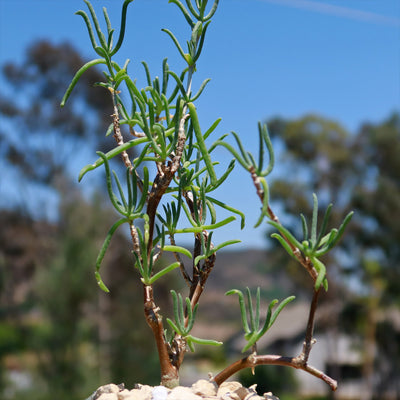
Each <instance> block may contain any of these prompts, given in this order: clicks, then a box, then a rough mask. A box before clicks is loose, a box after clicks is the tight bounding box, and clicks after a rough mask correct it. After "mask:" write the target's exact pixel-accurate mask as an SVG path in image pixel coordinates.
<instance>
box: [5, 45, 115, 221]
mask: <svg viewBox="0 0 400 400" xmlns="http://www.w3.org/2000/svg"><path fill="white" fill-rule="evenodd" d="M82 63H84V60H83V59H82V57H81V56H80V55H79V53H78V52H77V51H76V50H75V49H74V48H73V47H72V46H71V45H69V44H66V43H64V44H60V45H54V44H52V43H50V42H48V41H40V42H35V43H33V44H32V45H31V46H30V47H29V48H28V49H27V52H26V57H25V60H24V61H23V62H22V63H21V64H15V63H7V64H5V65H3V67H2V75H3V76H2V77H3V80H5V84H4V85H3V86H2V92H1V93H0V121H1V127H0V159H1V160H2V162H1V165H2V169H3V170H5V171H6V172H7V174H8V175H6V176H3V177H2V181H3V184H2V185H1V186H0V194H1V197H2V202H1V204H0V205H1V206H2V207H8V208H9V207H10V205H11V206H14V207H15V206H16V205H18V206H19V207H20V208H21V207H22V208H25V209H27V210H28V212H30V213H35V215H36V216H38V215H40V216H43V215H42V214H44V216H46V212H47V213H49V208H54V200H53V203H52V199H53V198H54V195H56V194H57V190H55V191H54V190H51V189H52V188H53V189H54V187H55V186H56V185H57V181H58V179H59V178H60V176H63V177H64V179H65V177H69V178H70V179H72V180H73V181H74V182H76V180H77V172H78V171H79V168H80V167H81V165H83V161H81V160H82V157H83V156H86V157H85V161H84V162H85V163H87V158H88V154H87V152H88V151H91V153H90V154H89V157H90V156H92V154H93V158H95V155H94V149H95V150H102V151H107V150H108V146H110V145H111V144H112V143H109V142H110V140H108V141H107V142H108V143H109V144H108V145H107V142H106V140H105V132H106V129H107V128H108V126H109V124H110V123H111V117H110V115H111V114H112V102H111V99H110V95H109V93H108V92H107V91H106V90H104V88H100V87H93V86H94V84H95V83H96V82H100V81H102V80H103V75H102V74H101V73H100V72H99V71H98V70H96V69H94V68H92V69H90V70H89V71H87V72H86V73H85V74H84V75H83V77H82V79H81V81H80V82H79V83H78V85H79V86H80V87H79V90H77V91H76V94H74V101H73V102H71V103H70V105H69V106H67V107H65V108H64V109H63V110H61V109H60V101H61V98H62V96H63V94H64V92H65V89H66V87H68V84H69V82H70V80H71V77H72V76H73V75H74V74H75V72H76V71H77V70H78V69H79V68H80V66H81V65H82ZM5 167H7V168H5ZM12 172H14V175H11V173H12ZM7 177H13V178H14V179H7ZM15 177H16V178H17V179H15ZM5 180H7V183H8V184H7V185H4V181H5ZM40 190H41V191H42V192H40ZM31 191H33V192H34V194H35V195H34V196H32V195H31ZM40 193H41V195H40ZM51 195H53V196H51ZM10 197H11V198H10ZM32 197H33V198H34V199H33V200H34V201H32ZM50 214H51V216H52V217H53V218H54V217H55V213H54V211H52V212H50Z"/></svg>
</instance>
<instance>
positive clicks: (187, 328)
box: [61, 0, 352, 390]
mask: <svg viewBox="0 0 400 400" xmlns="http://www.w3.org/2000/svg"><path fill="white" fill-rule="evenodd" d="M84 1H85V3H86V5H87V8H88V11H89V14H88V13H87V12H85V11H78V12H77V14H78V15H80V16H81V17H82V18H83V20H84V22H85V24H86V27H87V30H88V33H89V38H90V41H91V44H92V47H93V49H94V51H95V52H96V53H97V55H98V56H99V58H95V59H93V60H91V61H89V62H88V63H86V64H85V65H83V66H82V67H81V68H80V69H79V71H78V72H77V73H76V75H75V76H74V78H73V79H72V82H71V84H70V86H69V87H68V89H67V91H66V93H65V95H64V98H63V99H62V102H61V106H64V105H65V102H66V101H67V99H68V97H69V96H70V94H71V92H72V90H73V88H74V86H75V85H76V83H77V81H78V80H79V78H80V77H81V75H82V74H83V73H85V71H87V70H88V69H89V68H91V67H94V66H98V65H103V66H105V71H104V77H105V79H104V82H99V83H97V85H99V86H102V87H104V88H105V89H106V90H108V92H109V93H110V110H112V121H111V124H110V127H109V129H108V130H107V132H106V135H107V136H108V135H111V134H113V136H114V139H115V142H116V145H115V147H114V148H113V149H112V150H111V151H109V152H108V153H106V154H104V153H102V152H97V155H98V157H99V158H98V159H97V160H96V161H95V162H94V163H92V164H89V165H87V166H85V167H84V168H83V169H82V170H81V172H80V175H79V180H81V179H82V178H83V177H84V175H85V174H86V173H87V172H89V171H92V170H94V169H97V168H99V167H101V166H103V168H104V169H105V175H106V187H107V191H108V196H109V198H110V201H111V204H112V205H113V207H114V208H115V210H116V211H117V213H118V214H119V216H120V218H119V219H118V220H117V221H116V222H115V223H114V224H113V226H112V227H111V228H110V230H109V232H108V233H107V236H106V238H105V240H104V243H103V246H102V248H101V250H100V252H99V255H98V258H97V261H96V270H95V276H96V279H97V282H98V284H99V286H100V288H101V289H102V290H104V291H106V292H107V291H108V288H107V287H106V285H105V283H104V282H103V280H102V278H101V275H100V265H101V263H102V260H103V258H104V255H105V253H106V251H107V248H108V246H109V244H110V241H111V238H112V236H113V234H114V233H115V231H116V230H117V229H118V228H119V227H120V226H121V225H123V224H127V225H129V229H130V235H131V238H132V250H133V257H132V262H133V264H134V265H135V267H136V268H137V269H138V271H139V273H140V276H141V279H140V281H141V282H139V284H141V285H142V287H143V306H144V315H145V319H146V322H147V324H148V325H149V327H150V328H151V330H152V332H153V336H154V340H155V343H156V346H157V350H158V355H159V362H160V368H161V383H162V384H163V385H165V386H167V387H174V386H176V385H178V384H179V368H180V366H181V364H182V362H183V359H184V356H185V354H186V352H187V350H188V349H190V350H191V351H194V345H195V344H202V345H213V346H219V345H221V344H222V343H220V342H217V341H215V340H208V339H201V338H197V337H194V336H192V335H191V330H192V327H193V325H194V322H195V318H196V311H197V308H198V306H199V301H200V298H201V296H202V293H203V291H204V288H205V284H206V282H207V279H208V277H209V275H210V273H211V272H212V270H213V268H214V266H215V263H216V253H217V252H218V251H219V250H220V249H222V248H224V247H226V246H231V245H233V244H235V243H237V242H239V241H238V240H228V241H226V242H223V243H220V244H215V243H214V242H213V241H212V236H213V232H214V231H215V230H217V229H219V228H220V227H222V226H224V225H227V224H229V223H231V222H232V221H234V220H235V219H236V217H239V218H240V219H241V227H242V228H243V226H244V224H245V214H244V213H243V212H241V211H239V210H237V209H235V208H233V207H231V206H229V205H228V204H225V203H224V202H222V201H221V200H219V199H218V197H214V194H213V192H214V191H216V189H217V188H219V187H220V186H221V185H222V184H224V183H225V181H227V180H228V178H229V179H231V173H232V171H233V169H234V167H235V165H236V164H239V165H240V166H241V167H243V168H245V169H246V170H247V171H248V172H249V177H250V178H251V179H252V182H253V183H254V188H255V192H256V194H257V196H258V197H259V199H260V202H261V212H260V217H259V219H258V221H257V223H256V227H257V226H259V225H261V223H262V222H263V221H264V220H267V222H268V223H269V224H271V225H272V226H273V227H274V228H275V229H276V231H277V232H276V233H273V234H272V237H273V238H275V239H277V240H278V241H279V243H280V244H281V245H282V247H283V248H284V249H285V250H286V251H287V253H288V254H289V255H290V256H291V257H293V258H294V259H296V260H297V261H298V263H299V264H300V266H302V267H303V268H304V269H305V271H306V272H307V273H308V274H309V276H310V279H311V280H312V282H313V289H312V290H313V293H312V301H311V305H310V311H309V317H308V321H307V326H306V331H305V338H304V345H303V349H302V351H301V353H300V354H299V355H298V356H296V357H286V356H281V355H261V354H258V352H257V341H258V340H259V339H260V338H261V337H262V336H263V335H264V334H266V332H267V331H268V329H269V328H270V327H271V326H272V324H273V323H274V321H275V320H276V318H277V317H278V315H279V313H280V312H281V311H282V309H283V308H284V307H285V306H286V305H287V304H288V303H289V302H291V301H293V300H294V296H290V297H288V298H286V299H284V300H282V301H281V302H280V303H279V302H278V300H272V301H271V302H270V303H269V306H268V311H267V315H266V316H265V318H264V319H263V323H261V318H260V308H261V307H260V303H261V300H260V290H259V289H258V290H257V292H256V298H255V301H253V300H252V296H251V292H250V290H249V289H247V291H246V296H244V295H243V293H242V291H240V290H237V289H235V290H231V291H228V292H227V293H226V294H227V295H233V294H235V295H238V299H239V306H240V312H241V319H242V324H243V328H244V338H245V340H246V341H247V344H246V345H245V346H244V348H243V352H248V353H247V355H246V356H245V357H244V358H242V359H240V360H238V361H237V362H235V363H233V364H231V365H229V366H227V367H226V368H225V369H224V370H223V371H221V372H220V373H219V374H217V375H216V376H215V377H214V378H213V379H214V381H215V382H216V384H218V385H220V384H221V383H222V382H224V381H225V380H226V379H227V378H229V377H230V376H231V375H233V374H234V373H236V372H237V371H239V370H241V369H243V368H252V369H254V368H255V367H256V366H258V365H266V364H268V365H271V364H272V365H286V366H289V367H293V368H298V369H302V370H304V371H306V372H308V373H310V374H312V375H314V376H316V377H317V378H320V379H322V380H323V381H325V382H326V383H327V384H328V385H329V386H330V387H331V388H332V390H335V389H336V387H337V383H336V381H335V380H333V379H332V378H330V377H329V376H327V375H325V374H324V373H323V372H321V371H319V370H317V369H316V368H314V367H312V366H311V365H309V364H308V358H309V354H310V351H311V348H312V346H313V344H314V342H315V341H314V339H313V329H314V319H315V312H316V309H317V303H318V298H319V296H320V295H321V293H322V292H323V291H324V290H325V291H326V290H328V280H327V275H326V266H325V265H324V263H323V262H322V261H321V257H322V256H323V255H325V254H326V253H327V252H329V251H330V250H331V249H332V248H333V247H334V246H335V245H336V244H337V243H338V242H339V239H340V238H341V237H342V235H343V232H344V229H345V227H346V225H347V224H348V222H349V221H350V219H351V216H352V213H349V214H348V215H347V216H346V217H345V218H344V220H343V223H342V224H341V225H340V227H339V228H338V229H331V230H330V231H328V232H327V225H328V219H329V215H330V212H331V208H332V206H331V205H330V206H329V207H328V209H327V210H326V213H325V215H324V218H323V221H322V224H321V225H320V229H319V231H317V227H318V226H319V225H318V221H317V217H318V200H317V196H316V195H314V200H313V202H314V203H313V206H314V207H313V213H312V219H311V224H310V229H309V226H308V224H307V221H306V218H305V217H304V216H303V215H302V216H301V222H302V227H303V236H304V237H303V239H301V240H298V239H296V237H295V236H294V235H293V234H292V233H291V232H290V231H289V230H288V229H286V228H285V227H284V226H283V225H282V224H281V222H280V221H279V219H278V217H277V216H276V214H275V213H274V212H273V210H272V209H271V206H270V202H269V190H268V183H267V180H266V177H267V176H268V175H269V174H270V173H271V171H272V169H273V166H274V152H273V148H272V143H271V140H270V137H269V134H268V130H267V127H266V125H262V124H260V123H259V124H258V134H259V152H258V157H254V156H253V154H251V153H250V152H248V151H246V150H245V149H244V146H243V144H242V142H241V139H240V136H239V135H238V134H237V133H235V132H232V133H231V135H229V134H224V135H222V136H221V137H219V138H217V139H216V140H215V141H214V142H212V143H210V138H211V134H213V133H214V131H215V130H216V129H217V127H218V124H219V122H220V120H221V119H220V118H218V119H217V120H216V121H215V122H214V123H213V124H212V125H211V126H210V127H208V128H207V129H202V128H201V127H200V122H199V116H198V111H197V108H196V105H195V104H196V101H197V100H198V98H199V97H200V96H201V95H202V94H203V91H204V89H205V88H206V85H207V84H208V82H209V79H206V80H205V81H204V82H202V83H201V84H200V85H199V86H198V89H197V91H195V90H194V85H195V82H194V80H193V77H194V75H195V72H196V63H197V61H198V59H199V57H200V56H201V53H202V50H203V46H204V43H205V37H206V33H207V30H208V28H209V26H210V23H211V21H212V19H213V17H214V15H215V13H216V11H217V8H218V3H219V1H218V0H214V1H213V2H211V3H212V4H210V5H208V4H207V3H208V0H195V1H193V0H185V2H183V1H180V0H170V1H169V2H170V3H173V4H174V5H175V6H177V7H178V9H179V11H180V12H181V14H182V16H183V19H184V20H185V21H186V23H187V24H188V25H189V26H190V29H191V35H190V37H189V39H188V40H187V41H186V49H185V50H184V47H185V46H183V45H182V44H181V42H180V41H179V40H178V39H177V38H176V36H175V35H174V34H173V33H172V32H171V31H170V30H168V29H163V31H164V32H165V33H166V34H167V35H168V36H169V37H170V38H171V40H172V42H173V43H174V45H175V47H176V49H177V51H178V53H179V54H180V56H181V57H182V59H183V63H184V68H183V70H182V71H180V73H176V72H174V71H172V70H171V69H170V68H169V65H168V62H167V59H164V60H163V62H162V75H161V78H159V77H155V78H154V79H152V77H151V74H150V71H149V68H148V66H147V64H146V63H145V62H142V64H143V68H144V71H145V75H146V80H147V84H146V86H145V87H144V88H139V87H138V86H137V84H136V80H135V79H133V78H131V76H130V75H129V74H128V64H129V60H126V62H125V63H124V64H123V65H122V66H120V65H119V64H118V63H117V61H115V59H114V56H115V55H116V54H117V52H118V50H119V49H120V47H121V45H122V43H123V41H124V36H125V27H126V17H127V9H128V6H129V4H130V3H131V2H132V0H125V2H124V3H123V6H122V13H121V23H120V31H119V36H118V39H117V43H116V44H115V45H114V44H113V39H114V34H115V30H114V29H113V28H112V27H111V22H110V19H109V16H108V13H107V10H106V9H105V8H103V14H104V19H105V25H106V31H105V32H103V31H102V30H101V28H100V23H99V20H98V18H97V16H96V13H95V11H94V9H93V7H92V5H91V4H90V2H89V1H87V0H84ZM138 36H139V40H140V33H138ZM122 128H126V130H127V131H128V132H129V134H130V135H131V139H130V140H129V141H126V140H124V138H123V135H122V132H121V129H122ZM231 136H233V138H234V143H235V144H231V143H229V142H228V139H229V138H230V137H231ZM218 146H222V147H225V148H226V150H227V151H229V152H230V153H231V154H232V156H233V159H232V161H231V162H230V163H229V165H228V166H226V168H225V170H224V172H222V174H220V175H219V174H217V172H216V169H215V166H216V165H217V164H218V161H216V160H215V159H213V155H214V154H213V151H214V150H215V149H216V148H217V147H218ZM129 149H134V154H135V155H134V156H130V155H129V153H128V150H129ZM265 153H267V154H268V163H267V164H266V165H265V159H264V158H265V157H264V156H265ZM116 159H120V161H122V162H123V164H124V166H125V168H126V172H125V174H124V176H123V177H118V175H117V174H116V173H115V172H114V171H112V172H111V170H110V161H111V160H113V162H114V161H115V160H116ZM150 174H152V176H153V177H152V178H151V177H150ZM218 209H224V210H225V211H227V212H228V213H229V214H230V216H228V217H227V218H225V219H222V220H220V219H219V218H218V217H217V210H218ZM181 234H191V235H192V236H193V243H194V244H193V248H192V249H191V250H189V249H187V248H184V247H182V246H180V245H178V244H177V240H176V239H177V237H178V236H179V235H181ZM164 252H171V253H172V254H173V256H174V258H175V262H173V263H172V264H170V265H168V266H166V267H161V269H160V268H159V267H158V266H157V261H158V260H159V259H160V258H161V257H162V255H163V253H164ZM173 270H179V271H180V274H181V276H182V278H183V280H184V281H185V282H186V285H187V295H186V296H185V297H182V294H178V293H176V292H175V291H171V294H172V299H173V315H174V320H171V319H168V318H167V319H164V318H163V316H162V314H161V310H160V308H159V307H158V305H157V304H156V301H155V297H154V291H156V290H157V282H158V280H159V279H162V278H163V276H164V275H166V274H169V273H172V271H173ZM245 297H246V300H245ZM254 304H255V306H254ZM167 328H169V330H168V329H167ZM249 352H250V353H249Z"/></svg>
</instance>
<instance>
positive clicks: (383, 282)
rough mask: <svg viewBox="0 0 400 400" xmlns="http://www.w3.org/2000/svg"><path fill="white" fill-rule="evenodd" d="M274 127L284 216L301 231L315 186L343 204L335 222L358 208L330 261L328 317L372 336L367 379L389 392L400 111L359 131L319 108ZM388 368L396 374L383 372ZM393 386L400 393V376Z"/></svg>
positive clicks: (399, 236) (275, 191)
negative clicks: (332, 305) (332, 308)
mask: <svg viewBox="0 0 400 400" xmlns="http://www.w3.org/2000/svg"><path fill="white" fill-rule="evenodd" d="M268 126H269V130H270V133H271V136H272V138H273V140H274V141H275V143H277V142H279V146H276V147H279V148H282V149H283V150H282V152H281V157H279V159H278V160H277V165H278V167H279V168H280V170H279V171H282V172H284V175H283V174H282V175H279V174H280V172H279V171H277V174H278V175H279V177H278V178H277V179H275V181H274V182H273V184H272V187H271V193H272V200H273V201H278V202H279V200H280V199H285V202H284V204H285V209H284V212H285V217H283V218H284V219H285V218H286V219H287V221H288V222H289V223H292V225H293V229H295V230H296V229H297V230H298V232H299V237H301V223H300V218H299V216H298V214H299V212H300V210H306V209H307V207H308V208H309V210H310V213H311V208H310V203H311V202H310V199H311V194H312V192H316V193H318V198H319V200H320V207H321V212H323V211H324V210H325V209H326V206H327V205H328V202H333V203H334V204H335V207H334V210H335V213H334V214H333V215H332V216H331V223H332V225H333V226H337V224H338V218H340V217H342V216H343V215H345V213H346V212H348V211H349V210H350V209H354V210H355V211H356V214H355V218H354V219H353V221H352V223H351V224H350V226H349V229H348V230H347V232H346V237H345V240H343V243H342V244H341V246H340V249H341V250H340V252H336V253H334V255H333V257H332V258H331V259H330V260H328V261H327V265H328V266H329V267H328V274H329V275H330V278H331V279H330V288H329V292H328V294H327V296H325V301H329V302H336V303H338V302H339V303H341V306H340V307H337V310H338V314H337V315H336V316H335V315H330V318H329V321H328V323H329V324H330V325H331V329H344V330H347V331H348V332H352V333H354V331H355V329H357V328H358V329H359V333H360V334H361V335H362V336H363V337H364V349H365V363H364V378H365V380H366V385H370V393H371V396H373V394H374V393H375V394H377V393H381V392H380V390H381V389H382V387H383V386H385V385H386V389H387V388H388V387H387V385H388V382H391V383H390V384H391V385H394V382H399V381H400V363H399V360H400V353H399V351H400V350H399V346H398V343H399V341H398V340H399V334H400V332H399V327H398V326H397V328H396V325H395V322H394V321H393V319H392V318H391V317H390V313H391V312H392V311H396V310H397V315H398V313H399V308H400V296H399V294H400V248H399V246H398V243H399V241H400V228H399V227H400V157H399V154H400V114H399V113H393V114H392V115H390V116H389V117H388V118H387V119H386V120H385V121H383V122H382V123H379V124H371V123H368V124H364V125H362V126H361V127H360V129H359V130H358V132H356V133H355V134H349V133H348V132H346V130H345V129H344V128H343V127H342V126H340V125H339V124H338V123H336V122H334V121H331V120H327V119H324V118H321V117H318V116H315V115H308V116H305V117H303V118H300V119H299V120H294V121H289V120H284V119H281V118H276V119H272V120H271V121H269V123H268ZM282 262H283V263H288V269H289V270H290V271H291V272H292V273H293V274H294V276H295V281H296V283H297V284H302V282H303V276H304V274H303V272H304V271H299V270H298V268H295V265H294V263H292V262H291V261H290V260H287V258H286V259H285V261H284V259H283V258H282ZM281 266H282V264H280V268H281ZM332 278H333V279H332ZM345 302H347V304H346V306H345V307H344V303H345ZM352 304H354V305H356V304H357V306H354V307H353V306H352ZM338 305H339V304H338ZM343 307H344V308H343ZM340 310H343V312H340ZM388 324H389V325H391V329H390V330H388V331H387V332H391V334H389V333H388V334H387V335H383V334H382V326H384V325H385V326H387V325H388ZM396 332H397V334H396ZM383 337H385V339H384V340H382V338H383ZM389 338H390V339H391V345H390V346H389V345H388V342H387V341H388V340H389ZM396 343H397V344H396ZM389 347H390V348H391V349H392V354H389V353H388V352H387V349H388V348H389ZM393 351H394V352H395V353H396V354H394V353H393ZM388 369H389V370H390V371H392V372H391V374H390V378H388V375H387V374H386V373H385V372H383V371H387V370H388ZM372 378H373V379H372ZM392 389H393V390H395V391H396V393H397V396H400V387H399V384H398V383H397V386H396V387H395V388H392ZM371 398H372V397H371ZM377 398H378V397H377Z"/></svg>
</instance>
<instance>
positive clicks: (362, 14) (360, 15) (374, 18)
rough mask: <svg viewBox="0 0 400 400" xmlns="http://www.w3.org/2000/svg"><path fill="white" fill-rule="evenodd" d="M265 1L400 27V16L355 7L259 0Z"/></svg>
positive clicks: (313, 2)
mask: <svg viewBox="0 0 400 400" xmlns="http://www.w3.org/2000/svg"><path fill="white" fill-rule="evenodd" d="M259 1H262V2H264V3H274V4H279V5H281V6H287V7H293V8H300V9H303V10H309V11H313V12H318V13H321V14H329V15H335V16H337V17H342V18H349V19H353V20H358V21H364V22H369V23H374V24H379V25H389V26H395V27H400V18H396V17H389V16H386V15H381V14H377V13H373V12H369V11H362V10H356V9H354V8H349V7H342V6H336V5H333V4H327V3H322V2H318V1H311V0H259Z"/></svg>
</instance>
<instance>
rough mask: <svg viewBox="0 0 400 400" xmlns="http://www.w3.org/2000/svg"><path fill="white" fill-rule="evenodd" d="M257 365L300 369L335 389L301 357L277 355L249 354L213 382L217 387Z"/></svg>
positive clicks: (333, 384)
mask: <svg viewBox="0 0 400 400" xmlns="http://www.w3.org/2000/svg"><path fill="white" fill-rule="evenodd" d="M258 365H283V366H286V367H292V368H296V369H301V370H303V371H306V372H308V373H309V374H311V375H314V376H315V377H317V378H319V379H322V380H323V381H324V382H326V383H327V384H328V385H329V386H330V388H331V389H332V390H333V391H335V390H336V389H337V382H336V381H335V380H334V379H332V378H331V377H329V376H327V375H326V374H324V373H323V372H322V371H319V370H318V369H316V368H314V367H313V366H310V365H308V364H307V363H306V362H304V360H303V359H302V358H301V357H283V356H279V355H256V354H254V353H253V354H251V355H249V356H248V357H245V358H242V359H241V360H239V361H236V362H234V363H233V364H231V365H229V366H228V367H227V368H225V369H224V370H223V371H221V372H220V373H219V374H218V375H217V376H215V377H214V378H213V381H214V382H215V383H216V384H217V385H218V386H219V385H221V383H223V382H225V381H226V380H227V379H228V378H229V377H231V376H232V375H233V374H235V373H237V372H239V371H241V370H242V369H245V368H254V367H256V366H258Z"/></svg>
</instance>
